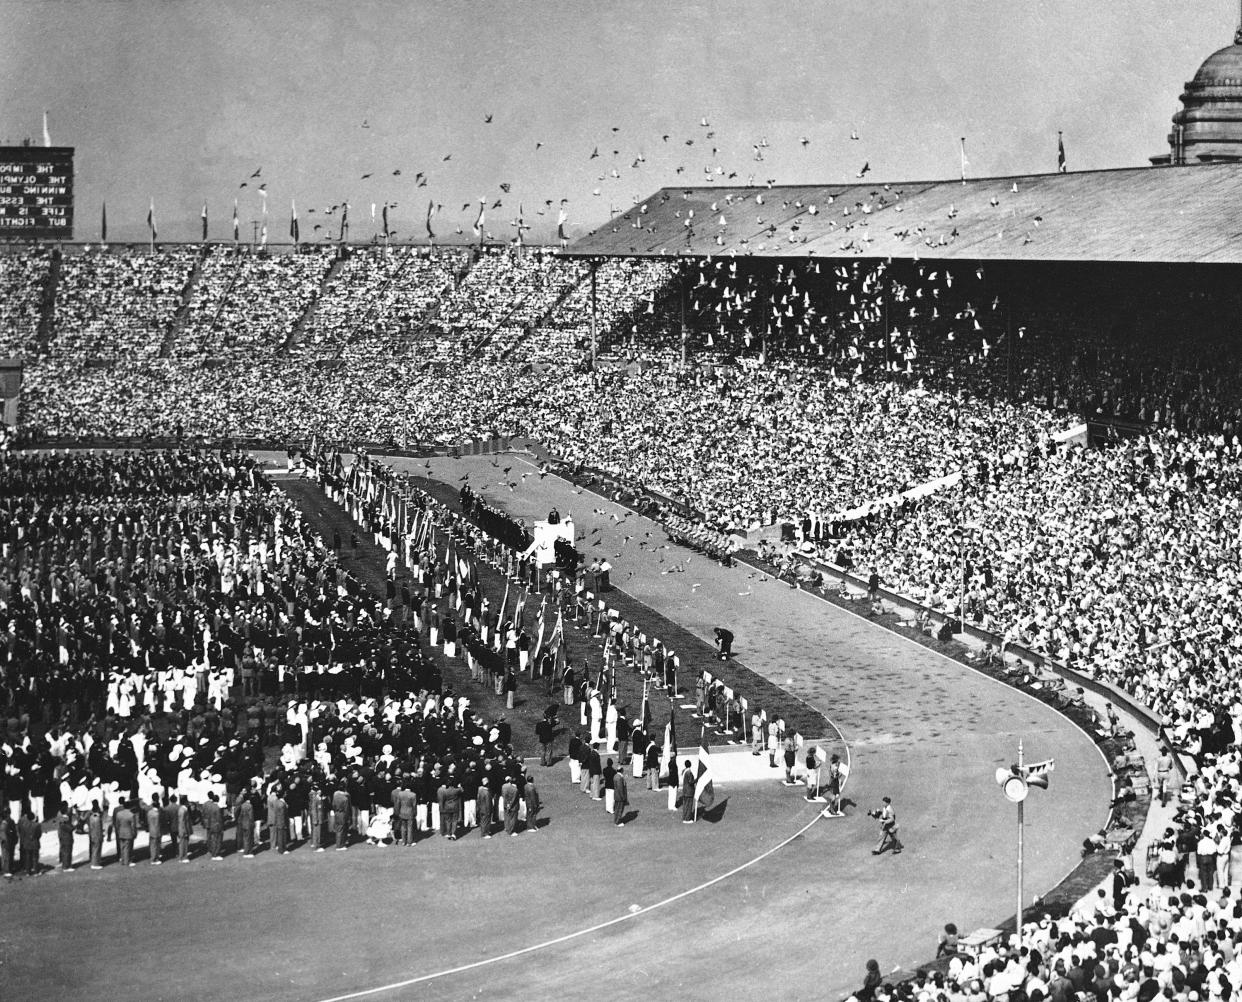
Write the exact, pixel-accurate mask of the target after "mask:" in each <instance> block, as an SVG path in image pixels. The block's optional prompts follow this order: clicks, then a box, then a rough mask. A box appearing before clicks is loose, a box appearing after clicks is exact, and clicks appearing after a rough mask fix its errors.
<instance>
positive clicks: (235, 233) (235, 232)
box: [233, 199, 241, 243]
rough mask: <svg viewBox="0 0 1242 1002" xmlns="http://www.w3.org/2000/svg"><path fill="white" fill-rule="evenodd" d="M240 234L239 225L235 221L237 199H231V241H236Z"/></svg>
mask: <svg viewBox="0 0 1242 1002" xmlns="http://www.w3.org/2000/svg"><path fill="white" fill-rule="evenodd" d="M240 234H241V226H240V225H239V224H238V222H237V199H233V243H237V239H238V237H239V235H240Z"/></svg>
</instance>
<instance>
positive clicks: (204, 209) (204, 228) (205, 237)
mask: <svg viewBox="0 0 1242 1002" xmlns="http://www.w3.org/2000/svg"><path fill="white" fill-rule="evenodd" d="M202 220H203V237H202V239H203V241H204V242H206V240H207V203H206V202H204V203H203V211H202Z"/></svg>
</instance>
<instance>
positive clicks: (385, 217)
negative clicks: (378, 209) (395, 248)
mask: <svg viewBox="0 0 1242 1002" xmlns="http://www.w3.org/2000/svg"><path fill="white" fill-rule="evenodd" d="M384 239H385V240H387V239H388V203H387V202H385V203H384Z"/></svg>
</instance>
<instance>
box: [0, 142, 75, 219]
mask: <svg viewBox="0 0 1242 1002" xmlns="http://www.w3.org/2000/svg"><path fill="white" fill-rule="evenodd" d="M72 239H73V147H72V146H0V241H4V240H72Z"/></svg>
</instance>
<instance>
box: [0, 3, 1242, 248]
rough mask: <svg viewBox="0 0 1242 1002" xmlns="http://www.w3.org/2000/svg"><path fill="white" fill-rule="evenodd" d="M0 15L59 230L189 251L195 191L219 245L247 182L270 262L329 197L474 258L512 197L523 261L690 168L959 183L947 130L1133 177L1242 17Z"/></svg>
mask: <svg viewBox="0 0 1242 1002" xmlns="http://www.w3.org/2000/svg"><path fill="white" fill-rule="evenodd" d="M0 18H2V19H3V20H2V21H0V24H3V29H2V30H0V140H4V141H10V142H20V141H21V140H22V139H23V138H25V137H30V138H32V139H33V140H34V141H35V142H36V143H39V142H41V135H42V125H41V118H42V113H43V111H44V109H46V110H47V112H48V119H49V131H50V133H51V138H52V141H53V144H54V145H67V146H74V147H76V150H77V152H76V156H75V177H76V180H75V185H76V218H75V238H76V239H77V240H80V241H89V240H94V239H98V236H99V216H100V207H101V205H102V203H104V202H105V201H106V202H107V206H108V228H109V237H110V238H111V240H112V241H113V242H117V241H126V240H145V239H146V237H147V230H146V215H147V207H148V204H149V200H154V203H155V206H156V219H157V222H158V227H159V236H160V239H161V240H193V239H197V238H198V235H199V232H200V218H199V217H200V212H201V209H202V204H203V202H204V201H206V203H207V206H208V216H209V220H210V226H211V233H210V235H211V237H212V238H218V239H226V238H228V237H229V236H231V216H232V212H233V202H234V199H236V200H237V204H238V215H239V217H240V219H241V222H242V227H243V233H244V235H245V236H248V235H249V233H250V223H251V221H252V220H256V219H258V218H260V213H261V209H262V205H263V204H264V200H263V199H262V198H261V197H260V196H259V194H258V190H257V186H258V185H260V184H266V186H267V188H266V190H267V198H266V203H267V206H268V212H269V218H270V222H269V234H270V239H271V240H272V241H273V242H275V241H277V240H280V239H287V233H288V220H289V214H290V206H291V201H293V200H296V203H297V207H298V215H299V223H300V227H301V235H302V238H303V239H304V240H305V239H308V238H312V239H318V238H322V237H323V236H324V235H325V234H326V233H328V232H331V234H332V236H334V237H335V236H337V235H338V233H339V218H340V216H339V209H338V212H337V214H335V215H328V216H325V214H324V210H325V209H326V208H328V207H331V206H333V205H338V206H339V205H340V204H341V203H343V202H346V201H347V202H348V203H349V204H350V215H349V219H350V238H351V239H352V240H355V241H358V240H368V239H370V238H371V236H372V235H373V234H374V233H376V232H378V230H379V228H380V223H379V222H378V216H379V215H380V214H381V213H380V210H379V209H378V207H379V206H382V205H383V204H384V203H385V202H388V203H390V204H392V205H393V206H394V207H393V208H392V209H391V210H390V217H389V226H390V229H391V230H392V231H394V233H395V237H394V239H396V240H405V239H418V240H422V239H424V238H425V235H426V234H425V229H424V220H425V216H426V212H427V206H428V202H429V201H431V202H434V203H435V204H437V205H440V206H442V207H443V208H442V209H440V210H439V211H438V213H437V215H436V217H435V219H434V221H433V223H432V228H433V230H435V231H436V233H437V238H438V239H441V240H450V239H461V238H460V237H457V236H456V235H455V230H456V229H457V228H459V227H460V228H461V229H462V230H463V232H464V236H465V238H466V239H469V238H470V236H471V224H472V223H473V222H474V220H475V218H476V217H477V215H478V212H479V202H480V199H482V200H484V201H485V203H486V206H487V208H486V215H485V222H484V227H485V229H486V231H487V232H488V233H490V234H491V235H492V236H493V237H494V238H495V239H499V240H506V239H510V238H512V237H513V235H514V234H515V233H516V228H515V227H514V226H513V222H514V221H515V220H516V218H517V216H518V210H519V205H520V206H521V209H522V213H523V219H524V221H525V223H526V224H527V225H529V226H531V227H532V229H531V230H530V231H529V232H528V233H527V234H526V239H527V240H528V241H533V242H534V241H542V240H546V239H550V238H551V237H552V236H553V234H554V232H555V224H556V219H557V211H558V209H559V208H560V206H561V200H562V199H567V200H568V201H567V202H566V203H565V205H564V208H565V211H566V214H567V219H568V222H567V226H566V228H567V230H568V231H569V234H570V236H573V235H575V234H580V233H584V232H586V231H588V230H589V229H592V228H594V227H596V226H598V225H600V224H601V223H603V222H605V221H606V220H607V219H608V216H609V212H610V210H612V211H616V212H621V211H624V210H625V209H626V208H627V207H628V206H630V205H631V204H633V203H634V202H635V201H636V200H640V199H642V198H644V197H646V196H648V195H650V194H651V193H652V192H653V191H655V190H656V189H658V188H660V187H662V186H666V185H690V184H695V185H698V184H704V183H708V178H712V179H713V180H712V181H711V182H710V183H713V184H718V185H719V184H726V183H727V184H744V183H747V182H748V181H749V180H750V179H751V177H752V175H753V178H754V182H755V183H759V184H763V183H766V182H767V181H768V180H770V179H772V180H774V181H775V182H776V183H791V184H793V183H801V184H808V183H820V182H822V183H831V182H840V181H847V180H852V179H853V178H854V177H855V175H856V174H857V172H858V171H859V170H860V169H861V168H862V166H863V164H864V163H868V164H869V165H870V174H869V175H868V176H869V177H870V179H871V180H873V181H877V182H884V181H910V180H924V179H932V178H944V177H955V176H957V174H958V171H959V151H958V140H959V137H963V136H964V137H966V148H967V157H968V160H969V168H968V169H969V172H970V174H971V175H972V176H980V177H981V176H985V175H1004V174H1019V173H1033V172H1040V171H1051V170H1054V169H1055V165H1056V137H1057V131H1058V130H1060V131H1062V132H1063V134H1064V137H1065V147H1066V152H1067V156H1068V162H1069V168H1070V169H1071V170H1088V169H1096V168H1108V167H1130V166H1136V165H1141V164H1145V163H1146V161H1147V158H1148V157H1149V156H1152V155H1154V154H1157V153H1161V152H1167V141H1166V136H1167V134H1168V131H1169V120H1170V117H1171V115H1172V114H1173V112H1174V111H1175V110H1176V109H1177V107H1178V96H1179V94H1180V93H1181V89H1182V86H1183V84H1184V82H1185V81H1187V80H1189V79H1190V78H1191V77H1192V76H1193V75H1194V72H1195V70H1196V69H1197V67H1198V66H1199V64H1200V63H1201V62H1202V61H1203V59H1204V58H1206V57H1207V56H1208V55H1209V54H1210V53H1211V52H1212V51H1214V50H1216V49H1218V48H1221V47H1223V46H1225V45H1228V44H1230V43H1231V42H1232V38H1233V32H1234V30H1235V28H1236V27H1237V24H1238V8H1237V6H1236V5H1235V4H1234V3H1231V2H1225V0H1187V2H1180V3H1173V2H1171V0H1164V2H1157V0H1109V2H1108V3H1102V4H1099V3H1090V2H1084V0H1025V2H1022V3H1018V2H1012V0H818V2H813V3H798V2H791V3H786V2H780V0H770V2H764V3H757V2H752V3H741V2H735V0H717V2H711V3H706V2H697V0H677V2H673V3H670V2H668V0H659V2H648V0H631V2H627V0H614V2H612V3H601V2H592V0H541V2H530V0H527V2H520V0H511V2H508V3H489V2H482V0H476V2H473V3H468V2H465V0H444V2H441V0H399V2H388V0H348V2H341V0H327V2H325V0H296V2H293V0H271V2H263V0H213V2H210V3H208V2H196V0H0ZM489 117H490V122H489V121H487V119H488V118H489ZM704 120H706V122H707V123H708V124H707V125H706V126H704V125H703V124H702V122H703V121H704ZM852 133H857V135H858V137H859V138H858V139H857V140H854V139H852V138H851V134H852ZM709 134H710V135H709ZM666 136H667V137H668V138H667V139H665V138H664V137H666ZM691 140H692V141H693V144H692V145H687V141H691ZM803 140H806V142H803ZM537 144H541V145H537ZM756 147H758V150H756ZM713 149H714V150H715V152H713ZM596 150H598V156H597V157H595V158H592V156H591V155H592V153H593V152H595V151H596ZM614 151H615V152H614ZM757 156H761V157H762V159H757ZM446 157H448V158H449V159H445V158H446ZM640 157H641V158H642V159H640ZM678 168H681V172H680V173H679V172H678ZM705 168H707V169H709V170H710V171H712V173H710V174H708V173H705ZM717 169H723V173H716V171H717ZM256 170H259V171H260V175H259V177H258V178H252V177H251V175H252V174H253V173H254V172H255V171H256ZM395 171H400V174H395V173H394V172H395ZM420 171H421V172H422V173H423V174H424V175H425V182H426V183H425V185H424V186H422V187H420V186H419V180H420V179H419V178H418V172H420ZM614 172H615V176H614ZM730 173H736V177H735V178H734V179H732V180H730V179H729V177H728V175H729V174H730ZM364 174H369V175H371V176H370V177H367V178H364V177H363V175H364ZM243 183H244V184H245V187H242V184H243ZM501 185H506V186H508V190H507V191H506V190H502V188H501ZM597 191H598V194H597V193H596V192H597ZM497 200H500V202H501V206H500V207H499V208H492V206H493V204H494V203H495V202H496V201H497ZM548 203H551V204H550V205H549V204H548ZM372 204H374V205H376V206H377V222H376V223H374V224H373V223H372V222H371V206H372ZM311 210H314V211H313V212H311ZM540 210H542V212H543V214H542V215H540V214H539V212H540ZM316 225H320V226H325V228H324V229H321V230H319V231H316V230H314V226H316Z"/></svg>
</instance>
